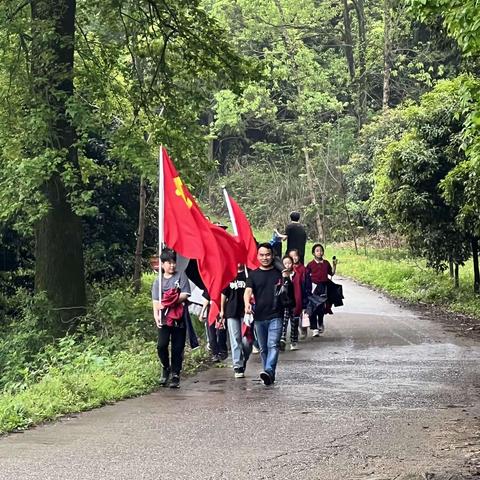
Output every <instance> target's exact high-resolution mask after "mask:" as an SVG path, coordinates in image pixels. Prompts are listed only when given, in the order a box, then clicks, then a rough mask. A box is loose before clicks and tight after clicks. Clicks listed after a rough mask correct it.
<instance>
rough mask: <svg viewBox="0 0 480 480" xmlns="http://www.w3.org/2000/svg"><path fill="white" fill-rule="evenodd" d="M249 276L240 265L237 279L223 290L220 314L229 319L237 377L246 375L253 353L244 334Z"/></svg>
mask: <svg viewBox="0 0 480 480" xmlns="http://www.w3.org/2000/svg"><path fill="white" fill-rule="evenodd" d="M246 281H247V276H246V275H245V270H244V268H243V265H239V266H238V274H237V277H236V278H235V280H233V281H232V282H230V284H229V286H228V287H227V288H226V289H225V290H224V291H223V292H222V303H221V309H220V316H221V317H222V318H225V319H226V320H227V328H228V333H229V335H230V346H231V348H232V363H233V370H234V372H235V378H244V377H245V368H246V366H247V361H248V359H249V357H250V354H251V353H252V344H251V343H250V342H249V341H248V339H247V337H245V336H244V335H243V334H242V324H243V316H244V315H245V303H244V299H243V297H244V294H245V288H246Z"/></svg>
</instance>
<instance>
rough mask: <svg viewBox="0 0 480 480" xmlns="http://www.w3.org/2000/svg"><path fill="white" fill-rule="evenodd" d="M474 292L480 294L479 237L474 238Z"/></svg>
mask: <svg viewBox="0 0 480 480" xmlns="http://www.w3.org/2000/svg"><path fill="white" fill-rule="evenodd" d="M471 243H472V258H473V291H474V292H475V293H480V270H479V267H478V237H473V238H472V242H471Z"/></svg>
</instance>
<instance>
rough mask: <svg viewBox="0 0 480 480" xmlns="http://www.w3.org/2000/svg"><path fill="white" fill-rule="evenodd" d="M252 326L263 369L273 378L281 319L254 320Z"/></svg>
mask: <svg viewBox="0 0 480 480" xmlns="http://www.w3.org/2000/svg"><path fill="white" fill-rule="evenodd" d="M254 325H255V333H256V334H257V340H258V345H259V346H260V355H261V357H262V363H263V369H264V370H265V371H266V372H267V373H270V374H271V375H272V376H273V377H275V369H276V368H277V362H278V354H279V352H280V337H281V336H282V318H280V317H278V318H272V319H271V320H255V323H254Z"/></svg>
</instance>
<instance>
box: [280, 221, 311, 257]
mask: <svg viewBox="0 0 480 480" xmlns="http://www.w3.org/2000/svg"><path fill="white" fill-rule="evenodd" d="M290 220H291V223H289V224H288V225H287V228H286V229H285V237H286V239H287V252H291V251H292V250H298V254H299V256H300V262H301V263H304V259H305V244H306V243H307V232H306V231H305V227H304V226H303V225H302V224H301V223H300V214H299V213H298V212H292V213H291V214H290Z"/></svg>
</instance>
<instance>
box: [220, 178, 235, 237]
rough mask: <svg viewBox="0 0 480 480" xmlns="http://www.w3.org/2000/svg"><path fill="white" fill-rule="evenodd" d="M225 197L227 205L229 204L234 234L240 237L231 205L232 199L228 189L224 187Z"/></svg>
mask: <svg viewBox="0 0 480 480" xmlns="http://www.w3.org/2000/svg"><path fill="white" fill-rule="evenodd" d="M223 195H224V196H225V203H226V204H227V209H228V215H229V216H230V222H232V229H233V234H234V235H235V236H236V237H238V230H237V222H236V221H235V217H234V215H233V208H232V204H231V203H230V197H229V196H228V193H227V189H226V188H225V187H223Z"/></svg>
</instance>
